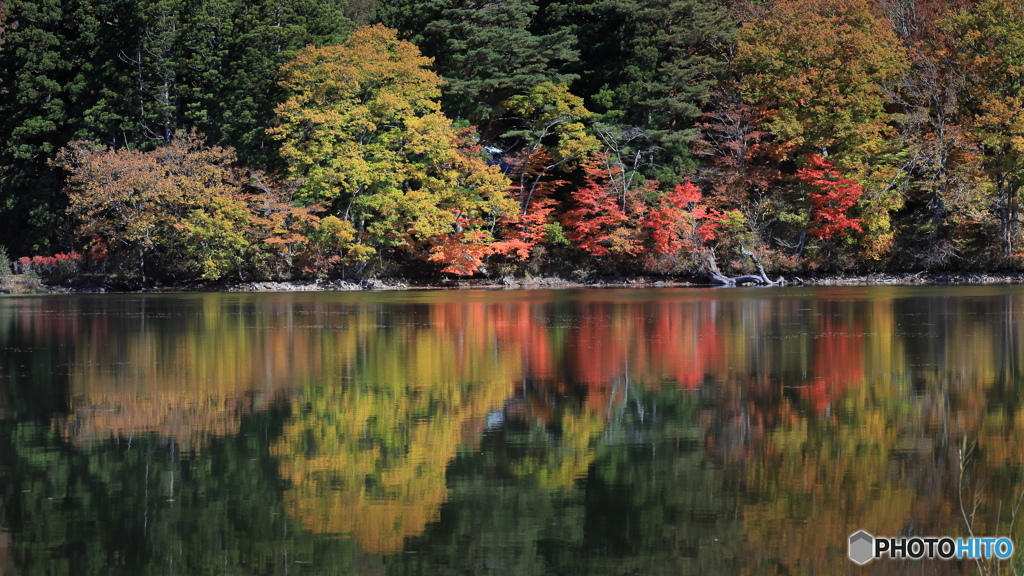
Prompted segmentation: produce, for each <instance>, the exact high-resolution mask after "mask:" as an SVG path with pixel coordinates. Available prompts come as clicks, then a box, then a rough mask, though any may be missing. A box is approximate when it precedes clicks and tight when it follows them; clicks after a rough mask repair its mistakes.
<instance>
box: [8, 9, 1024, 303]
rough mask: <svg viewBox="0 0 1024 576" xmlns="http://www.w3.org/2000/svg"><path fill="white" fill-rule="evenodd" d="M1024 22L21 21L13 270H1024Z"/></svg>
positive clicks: (345, 16) (848, 17)
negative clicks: (16, 266) (1023, 205)
mask: <svg viewBox="0 0 1024 576" xmlns="http://www.w3.org/2000/svg"><path fill="white" fill-rule="evenodd" d="M1022 64H1024V5H1022V4H1021V3H1020V2H1015V1H1011V0H982V1H980V2H973V1H970V0H957V1H951V2H950V1H941V0H814V1H813V2H805V1H801V2H796V1H791V0H775V1H771V2H751V1H749V0H718V1H712V2H697V1H694V0H565V1H550V0H507V1H503V2H478V1H476V0H396V1H394V2H388V3H384V2H375V1H374V0H316V1H314V0H263V1H258V2H241V1H239V0H143V1H140V2H125V1H124V0H67V1H64V2H52V1H43V0H0V136H2V137H0V222H2V224H3V225H2V226H0V245H3V246H5V247H6V248H7V249H8V251H9V252H10V253H11V255H12V256H16V257H22V259H21V260H20V268H21V269H22V270H36V271H38V272H44V273H49V274H51V275H58V276H59V275H62V274H63V275H65V276H68V275H71V276H77V275H80V274H82V273H86V274H90V275H98V276H102V277H107V278H108V279H116V280H117V281H120V282H123V283H126V284H133V283H134V284H139V283H147V282H183V281H190V280H195V279H208V280H215V279H256V278H296V277H313V276H317V277H324V276H348V277H363V276H367V275H420V276H427V277H430V276H438V275H441V274H458V275H486V276H489V277H503V276H509V275H511V276H517V275H534V274H559V275H563V276H570V277H576V278H586V277H588V276H591V275H594V274H597V273H602V274H607V273H619V274H659V275H660V274H664V275H697V274H705V273H711V272H713V273H715V274H718V275H720V274H724V275H727V276H732V275H736V274H743V273H752V272H754V271H755V266H760V265H763V266H764V268H766V269H767V270H768V272H769V273H773V274H776V273H782V274H785V273H805V272H813V271H825V272H842V271H877V270H901V271H904V270H942V269H985V270H997V269H1009V268H1017V267H1019V266H1021V265H1022V264H1024V246H1022V239H1024V238H1022V236H1024V230H1022V226H1021V221H1020V208H1019V207H1020V201H1021V184H1022V182H1024V160H1022V158H1024V156H1022V152H1024V144H1022V142H1024V138H1022V135H1024V92H1022V89H1021V86H1024V82H1022V78H1021V74H1022V73H1021V70H1024V67H1022Z"/></svg>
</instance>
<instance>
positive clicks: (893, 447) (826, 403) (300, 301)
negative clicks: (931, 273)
mask: <svg viewBox="0 0 1024 576" xmlns="http://www.w3.org/2000/svg"><path fill="white" fill-rule="evenodd" d="M1021 319H1024V288H1021V287H836V288H732V289H663V290H621V289H615V290H557V291H541V290H536V291H511V290H493V291H486V290H472V291H471V290H465V291H413V292H365V293H273V294H178V295H168V294H164V295H109V294H107V295H102V294H101V295H79V296H47V297H5V298H2V299H0V349H2V352H0V574H3V575H8V574H10V575H36V574H39V575H42V574H46V575H57V574H69V575H70V574H75V575H78V574H97V575H99V574H125V575H128V574H131V575H137V574H147V575H148V574H153V575H156V574H160V575H164V574H167V575H171V574H294V575H302V574H310V575H320V574H325V575H326V574H360V575H363V574H371V575H372V574H380V575H385V574H502V575H510V574H580V575H583V574H587V575H601V574H608V575H622V574H638V575H648V574H666V575H668V574H672V575H679V574H707V575H717V574H723V575H736V574H848V573H862V572H871V573H883V574H888V573H893V574H895V573H913V574H960V573H978V572H982V573H985V574H989V573H991V574H995V573H997V572H998V571H1002V572H1001V573H1007V574H1008V573H1012V571H1013V570H1014V569H1016V570H1020V569H1021V568H1022V567H1024V560H1022V558H1024V556H1022V555H1024V551H1019V552H1018V553H1017V554H1015V555H1014V556H1013V557H1012V558H1011V559H1010V560H1008V561H1005V562H996V561H994V560H988V561H980V562H974V561H966V560H949V561H944V560H920V561H898V560H890V559H879V560H874V561H872V562H871V563H870V564H868V565H867V566H866V567H865V568H863V569H862V568H859V567H858V566H856V565H855V564H853V563H852V562H851V561H850V560H849V559H848V557H847V541H848V537H849V536H850V535H851V534H852V533H854V532H855V531H857V530H860V529H863V530H866V531H867V532H869V533H871V534H874V535H881V536H892V537H896V536H908V537H909V536H944V535H949V536H952V537H968V536H971V535H974V536H1008V537H1011V538H1012V539H1013V541H1014V542H1019V543H1024V539H1022V538H1021V535H1022V531H1024V520H1021V521H1018V522H1014V518H1015V516H1016V515H1017V513H1018V512H1019V513H1021V514H1024V507H1020V503H1021V498H1022V495H1024V482H1022V471H1024V412H1022V409H1024V403H1022V399H1021V391H1022V389H1024V385H1022V374H1021V361H1022V360H1024V323H1022V322H1020V320H1021Z"/></svg>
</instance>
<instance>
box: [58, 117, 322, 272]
mask: <svg viewBox="0 0 1024 576" xmlns="http://www.w3.org/2000/svg"><path fill="white" fill-rule="evenodd" d="M233 161H234V153H233V151H231V150H229V149H223V148H219V147H207V146H205V145H204V144H203V141H202V137H201V136H199V135H198V134H196V133H188V134H185V135H182V136H180V137H178V138H175V139H174V140H173V141H172V142H171V143H169V144H167V145H165V146H161V147H159V148H157V149H155V150H153V151H150V152H139V151H135V150H129V149H120V150H113V149H103V148H97V147H95V146H93V145H90V144H88V143H85V142H74V143H72V144H71V145H70V146H68V147H66V148H64V149H62V150H61V152H60V154H59V155H58V157H57V160H56V161H55V162H54V166H55V167H57V168H60V169H61V170H62V171H64V173H65V174H66V175H67V180H68V188H67V193H68V197H69V204H70V207H69V209H68V210H69V215H70V216H71V217H72V218H73V219H74V220H75V221H76V222H77V224H78V226H77V228H76V234H77V236H78V237H79V238H81V239H82V240H83V241H84V242H86V243H88V248H89V251H90V253H91V254H93V255H94V256H95V257H94V260H104V261H106V262H97V264H105V265H106V266H107V268H108V269H111V271H113V272H115V273H118V274H120V275H121V278H120V280H121V281H125V282H129V283H134V282H141V283H143V284H145V283H147V282H148V281H150V280H152V279H154V278H156V279H174V280H179V281H180V280H192V279H203V280H216V279H219V278H222V277H224V276H227V275H231V274H234V275H239V274H241V273H242V272H243V271H244V270H246V269H247V268H248V267H249V266H251V265H253V264H254V263H256V262H258V261H259V260H260V253H261V252H266V253H268V254H271V255H272V254H273V253H274V251H275V248H274V246H279V245H281V244H284V243H287V242H289V241H290V242H293V243H295V242H301V243H303V244H305V242H304V241H305V239H304V238H302V237H301V236H297V233H298V232H300V231H302V230H305V229H306V228H307V227H309V226H310V218H309V217H308V216H302V215H297V214H295V213H294V212H289V211H288V209H287V208H286V207H284V206H282V202H281V199H280V197H279V195H276V196H275V194H273V193H264V194H250V193H247V192H246V190H245V187H246V184H245V182H243V180H241V179H239V178H237V177H236V176H235V175H234V173H233V171H232V170H231V167H230V166H231V163H232V162H233Z"/></svg>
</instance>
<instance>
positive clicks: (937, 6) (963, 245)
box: [883, 0, 989, 268]
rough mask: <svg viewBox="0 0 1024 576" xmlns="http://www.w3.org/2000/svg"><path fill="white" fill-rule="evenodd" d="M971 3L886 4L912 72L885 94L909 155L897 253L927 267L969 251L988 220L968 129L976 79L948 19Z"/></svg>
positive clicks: (978, 153) (978, 152)
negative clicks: (903, 212)
mask: <svg viewBox="0 0 1024 576" xmlns="http://www.w3.org/2000/svg"><path fill="white" fill-rule="evenodd" d="M970 4H973V2H972V1H971V0H960V1H957V2H946V1H937V0H916V1H905V2H893V3H886V4H885V5H884V12H883V15H884V16H885V17H886V19H887V20H888V21H889V23H890V25H891V26H892V28H893V30H894V31H896V33H897V35H898V36H899V38H900V40H901V41H902V43H903V45H904V46H905V47H906V51H907V55H908V58H909V62H910V67H909V68H908V69H907V70H905V71H904V72H903V74H901V75H900V76H899V77H898V78H897V79H896V81H895V83H894V85H893V87H892V89H891V92H890V97H891V99H892V104H893V105H894V106H895V107H896V108H897V109H898V110H899V111H900V114H899V115H898V116H897V117H896V121H897V126H898V127H899V136H898V138H899V142H900V146H901V147H902V148H904V149H905V150H906V151H907V153H906V162H905V171H906V173H907V176H908V177H907V182H906V195H907V204H908V207H914V208H915V209H912V210H907V211H906V213H907V217H906V218H905V219H904V222H903V223H902V224H903V226H902V228H903V230H902V231H901V238H900V244H901V247H902V252H903V254H902V256H903V257H904V258H906V259H907V260H908V261H911V262H914V263H918V264H919V265H922V266H924V267H927V268H935V267H942V266H946V265H948V264H950V263H951V262H953V261H954V259H956V258H959V257H962V256H966V255H968V254H969V253H970V252H971V245H972V244H977V243H978V241H979V240H980V239H981V238H982V237H983V236H984V234H983V232H982V230H983V229H984V227H985V224H984V223H985V222H986V221H987V220H989V218H988V214H987V209H986V208H987V206H986V203H985V200H984V197H985V193H986V190H985V188H986V186H985V182H984V180H985V177H984V172H983V170H982V160H983V154H982V149H981V145H980V142H979V141H978V138H977V136H976V135H975V133H974V130H973V117H974V114H973V112H972V110H971V109H970V107H969V105H968V103H969V102H970V100H971V86H972V84H973V82H974V80H973V79H971V78H970V77H969V75H968V74H965V71H967V70H968V69H969V66H966V65H965V62H964V61H963V58H961V55H960V51H959V50H958V48H957V47H956V33H957V28H956V27H952V26H944V25H943V23H944V22H945V20H946V18H947V17H948V16H950V15H952V14H954V13H956V12H959V11H962V10H965V9H966V8H967V7H968V6H969V5H970Z"/></svg>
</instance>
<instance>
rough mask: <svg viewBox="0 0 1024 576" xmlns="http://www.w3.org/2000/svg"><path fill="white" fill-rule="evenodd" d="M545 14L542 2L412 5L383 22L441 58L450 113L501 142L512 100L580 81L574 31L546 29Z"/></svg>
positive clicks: (416, 1)
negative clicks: (544, 86)
mask: <svg viewBox="0 0 1024 576" xmlns="http://www.w3.org/2000/svg"><path fill="white" fill-rule="evenodd" d="M399 6H401V7H399ZM539 12H540V8H539V6H538V2H537V1H536V0H509V1H508V2H485V1H482V0H441V1H438V0H406V1H404V2H401V3H400V4H399V5H396V6H395V7H393V8H391V9H382V20H383V22H384V23H385V24H386V25H388V26H393V27H395V28H396V29H397V30H398V31H399V33H400V34H401V35H402V36H404V37H406V38H408V39H410V40H411V41H412V42H413V43H415V44H416V45H417V46H419V48H420V50H422V51H423V53H424V54H425V55H427V56H430V57H431V58H434V60H435V67H436V69H437V71H438V73H440V74H441V76H442V77H443V78H444V79H445V81H446V82H447V86H445V88H444V95H443V98H442V108H443V109H444V111H445V113H446V114H447V115H448V116H450V117H452V118H457V119H464V120H468V121H469V122H470V123H471V124H474V125H478V126H480V128H481V131H482V134H483V137H484V138H485V139H493V138H495V137H496V136H497V135H499V134H500V133H501V130H502V127H501V126H500V125H499V124H498V123H497V121H498V120H499V119H500V118H501V117H502V116H503V115H504V114H505V113H506V110H505V107H504V106H502V103H503V102H504V101H505V100H506V99H508V98H509V97H511V96H515V95H518V94H524V93H526V92H527V91H529V90H530V89H531V88H533V87H535V86H537V85H539V84H541V83H543V82H552V81H570V80H572V79H574V78H575V77H576V76H575V75H574V74H571V73H568V72H567V67H568V66H569V65H570V63H572V62H575V61H576V59H577V57H578V55H579V52H578V50H577V48H576V37H575V35H574V33H573V31H572V29H571V28H569V27H564V26H560V27H555V28H546V27H544V26H543V25H542V24H541V23H540V22H541V21H542V20H543V18H542V16H541V15H540V13H539Z"/></svg>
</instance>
